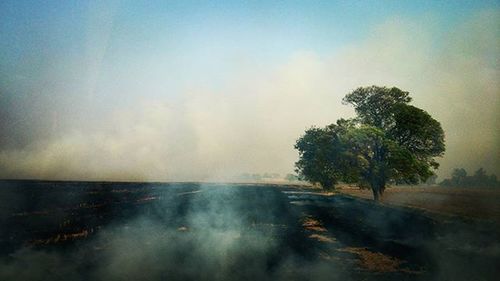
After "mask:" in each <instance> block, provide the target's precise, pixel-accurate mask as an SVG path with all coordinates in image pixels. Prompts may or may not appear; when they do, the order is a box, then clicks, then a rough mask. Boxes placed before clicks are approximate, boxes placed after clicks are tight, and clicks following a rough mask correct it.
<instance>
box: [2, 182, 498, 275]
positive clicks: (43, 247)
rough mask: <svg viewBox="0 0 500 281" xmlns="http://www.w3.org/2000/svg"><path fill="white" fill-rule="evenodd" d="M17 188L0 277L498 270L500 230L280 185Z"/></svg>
mask: <svg viewBox="0 0 500 281" xmlns="http://www.w3.org/2000/svg"><path fill="white" fill-rule="evenodd" d="M21 186H24V189H25V190H24V192H17V193H12V192H10V193H11V196H10V197H7V196H5V197H4V196H2V197H1V198H2V204H1V206H2V214H4V216H3V217H2V222H1V223H2V228H1V232H0V240H1V241H0V243H1V246H2V247H1V249H2V259H1V263H0V279H1V280H47V279H50V280H469V279H470V278H476V277H477V278H479V280H490V279H491V278H492V276H495V274H498V269H496V267H495V264H497V263H498V261H499V256H500V253H499V252H498V249H499V247H498V229H496V230H495V229H494V228H493V229H492V228H491V227H489V226H487V225H483V224H473V225H470V222H461V221H457V220H452V221H451V222H442V221H441V222H439V223H437V222H436V220H434V219H431V218H429V217H426V216H424V215H423V214H422V213H421V212H419V211H415V210H413V211H409V210H406V209H401V208H399V209H398V208H392V207H388V206H380V205H376V204H372V202H370V201H363V200H359V199H352V198H348V197H345V196H339V195H336V196H331V197H330V196H325V195H321V194H315V193H312V194H311V193H310V192H308V191H307V190H306V191H304V190H300V189H297V188H291V187H286V186H281V187H279V188H278V187H273V186H255V185H248V186H241V185H240V186H238V185H231V184H227V185H221V184H141V183H76V182H74V183H67V182H66V183H65V182H58V183H43V184H42V183H41V182H31V183H29V182H28V183H27V182H21V184H19V182H18V183H15V184H13V185H12V183H11V186H10V188H8V187H6V186H5V185H2V190H1V191H0V192H2V194H4V193H5V194H7V193H6V192H8V190H9V189H12V188H17V189H18V190H19V188H21ZM50 189H52V190H50ZM61 193H65V194H66V196H65V197H64V196H62V194H61ZM58 194H59V195H58ZM72 194H73V195H72ZM15 196H17V197H15ZM63 197H64V200H53V199H54V198H63ZM3 198H6V199H7V198H8V200H3ZM32 200H35V201H37V202H38V203H37V204H33V202H31V201H32ZM32 206H36V207H32ZM468 223H469V225H468ZM486 249H488V250H487V251H486ZM450 278H451V279H450Z"/></svg>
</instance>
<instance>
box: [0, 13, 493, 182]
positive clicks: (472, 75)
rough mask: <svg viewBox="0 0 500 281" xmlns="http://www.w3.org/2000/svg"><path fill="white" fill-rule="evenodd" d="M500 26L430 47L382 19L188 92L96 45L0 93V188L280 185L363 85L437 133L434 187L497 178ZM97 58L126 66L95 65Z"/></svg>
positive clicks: (108, 18)
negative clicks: (68, 183)
mask: <svg viewBox="0 0 500 281" xmlns="http://www.w3.org/2000/svg"><path fill="white" fill-rule="evenodd" d="M112 17H113V13H102V14H99V15H97V16H96V18H97V19H92V20H90V22H93V24H91V27H90V30H89V33H88V34H94V33H98V32H99V31H100V30H101V29H100V28H96V26H99V27H101V26H102V27H103V28H102V30H103V31H101V32H104V33H106V34H108V33H110V32H111V31H110V30H112V27H110V26H112V22H113V21H112ZM498 19H499V12H498V11H493V12H491V11H490V12H480V13H477V14H475V15H473V16H472V17H471V18H470V19H468V20H467V21H465V22H463V23H462V24H460V26H455V27H453V32H451V33H447V34H441V33H437V32H436V31H435V30H434V26H433V20H436V19H435V18H432V17H431V16H429V17H425V18H423V19H422V21H425V22H426V23H425V24H422V22H412V21H411V20H405V19H401V18H393V19H391V20H388V21H386V22H385V23H383V24H380V25H378V26H375V27H373V30H372V32H370V33H369V35H368V37H367V38H365V39H364V40H360V41H358V43H356V44H353V45H350V46H348V47H345V48H343V49H340V50H336V51H335V52H333V53H332V54H331V55H326V54H321V55H320V54H316V53H315V52H314V51H304V52H302V53H296V54H294V55H292V56H291V57H289V58H288V59H286V60H285V61H271V62H268V63H263V62H259V60H258V59H257V60H255V61H249V59H242V58H238V57H237V58H232V59H228V58H223V59H222V61H224V62H226V63H227V64H228V65H229V67H228V68H229V71H223V72H222V73H221V75H220V76H217V75H215V74H213V73H210V71H211V68H206V67H205V68H204V67H203V66H204V65H205V64H204V62H200V68H201V69H204V70H206V71H207V72H206V73H204V74H200V76H197V77H198V78H196V77H191V78H189V79H188V78H187V77H184V76H183V75H184V74H182V70H179V71H178V72H179V73H175V71H174V70H173V69H170V68H169V66H168V64H166V63H165V62H164V61H163V59H162V57H161V55H158V54H156V53H155V52H153V51H151V50H144V52H140V51H139V52H138V53H137V54H134V55H131V54H129V53H126V54H122V53H120V52H118V51H116V53H113V50H112V49H109V50H107V52H105V51H103V48H106V42H108V41H107V40H108V39H109V38H108V37H109V34H108V35H100V36H98V35H93V36H91V37H92V38H94V41H95V42H96V43H95V44H94V45H92V44H90V43H89V44H90V46H88V52H89V56H88V57H87V58H85V59H83V61H85V62H87V63H88V64H89V65H88V67H87V68H85V70H82V69H80V68H79V66H78V62H79V61H80V60H78V59H68V60H69V63H68V62H65V61H59V63H60V64H62V65H64V67H61V68H59V69H57V70H54V69H47V74H46V75H47V76H48V77H41V78H40V77H38V78H37V79H32V78H33V77H21V76H20V77H18V78H17V79H18V80H16V81H9V83H4V85H6V86H4V87H2V89H1V95H0V101H1V105H0V106H1V107H2V108H1V110H2V112H3V117H2V120H1V124H0V125H1V127H2V130H3V133H2V137H1V138H2V140H1V142H0V144H1V145H2V147H0V177H1V178H40V179H96V180H171V181H176V180H181V181H182V180H223V179H228V178H229V179H230V178H231V177H232V176H234V175H238V174H242V173H245V172H251V173H252V172H256V173H262V172H277V173H281V174H286V173H289V172H291V171H292V170H293V163H294V162H295V160H296V158H297V155H296V152H295V151H294V150H293V145H294V142H295V140H296V139H297V138H298V137H299V136H300V135H301V134H302V133H303V131H304V130H305V129H306V128H308V127H309V126H311V125H317V126H323V125H326V124H329V123H333V122H335V120H337V119H338V118H341V117H350V116H353V112H352V109H351V108H349V107H348V106H345V105H342V104H341V99H342V97H343V96H344V95H345V94H346V93H348V92H349V91H350V90H352V89H354V88H356V87H358V86H367V85H372V84H376V85H386V86H398V87H400V88H402V89H404V90H408V91H410V93H411V95H412V96H413V97H414V103H415V105H417V106H419V107H422V108H423V109H425V110H427V111H428V112H429V113H430V114H431V115H432V116H433V117H435V118H436V119H437V120H438V121H440V122H441V123H442V126H443V128H444V130H445V133H446V145H447V150H446V155H445V156H444V158H442V159H441V160H440V162H441V164H442V166H441V168H440V170H439V171H438V173H439V175H441V176H448V175H449V173H450V171H451V169H453V168H455V167H464V168H466V169H468V170H475V169H477V168H478V167H480V166H482V167H484V168H485V169H486V170H488V171H491V172H493V173H496V174H500V164H499V162H498V161H499V159H500V157H499V155H500V148H499V146H498V144H499V143H500V141H499V140H500V137H499V135H498V134H499V132H498V130H497V128H498V120H500V116H499V112H500V111H499V110H498V109H499V108H498V105H499V96H500V95H499V89H500V83H499V79H498V77H500V71H499V69H500V67H499V65H498V59H497V55H498V53H499V51H500V50H499V49H498V48H499V46H500V42H499V38H500V29H499V24H498ZM89 36H90V35H89ZM213 40H214V42H216V38H214V39H213ZM214 44H215V43H214ZM210 46H212V47H210ZM109 48H111V47H109ZM211 48H212V49H211ZM206 51H207V52H211V51H214V52H215V51H218V49H217V45H216V46H215V47H214V46H213V45H209V46H208V47H207V50H206ZM105 54H107V56H111V57H112V58H115V59H116V57H118V58H119V59H124V60H125V61H126V62H127V63H126V64H125V65H126V67H125V68H124V69H122V68H120V69H116V68H113V67H111V64H106V55H105ZM112 54H114V56H112ZM253 56H255V54H253ZM243 57H244V56H243ZM68 64H69V65H70V66H68ZM72 64H75V65H72ZM213 67H215V66H213ZM212 70H213V69H212ZM3 71H5V70H3ZM213 71H215V70H213ZM203 76H205V78H199V77H203ZM77 77H80V78H77ZM82 78H83V80H85V81H86V82H85V83H83V82H82V81H83V80H82ZM206 79H209V80H210V81H209V82H207V81H206ZM175 80H179V81H181V82H175ZM89 93H90V94H89ZM14 94H19V95H18V96H14Z"/></svg>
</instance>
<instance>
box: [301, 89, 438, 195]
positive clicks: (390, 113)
mask: <svg viewBox="0 0 500 281" xmlns="http://www.w3.org/2000/svg"><path fill="white" fill-rule="evenodd" d="M343 101H344V102H345V103H349V104H352V105H353V106H354V109H355V110H356V113H357V114H358V117H357V118H356V119H352V120H344V119H341V120H339V121H337V124H336V125H330V126H328V127H326V128H324V129H318V128H312V129H310V130H308V131H306V134H305V135H304V136H303V137H302V138H300V139H299V140H298V141H297V144H296V146H295V148H297V149H298V150H299V157H300V159H299V161H298V162H297V163H296V167H297V171H298V172H299V173H300V174H301V175H304V178H305V179H306V180H309V181H312V182H319V183H321V185H322V186H323V187H331V186H332V185H333V184H335V183H336V182H337V181H339V180H343V181H345V182H357V183H358V184H359V185H360V186H369V187H371V189H372V191H373V197H374V199H375V200H377V201H378V200H379V198H380V195H382V194H383V192H384V190H385V188H386V185H387V183H388V182H390V181H395V182H405V183H418V182H425V181H426V180H427V178H429V177H430V176H432V175H434V173H433V171H432V169H436V168H437V167H438V166H439V165H438V163H437V162H436V161H435V160H434V157H437V156H442V154H443V152H444V132H443V129H442V128H441V125H440V124H439V122H438V121H436V120H434V119H433V118H432V117H431V116H430V115H429V114H428V113H427V112H425V111H424V110H422V109H419V108H417V107H414V106H412V105H409V104H408V103H409V102H410V101H411V98H410V97H409V95H408V92H404V91H402V90H400V89H398V88H386V87H377V86H371V87H366V88H358V89H356V90H354V91H353V92H351V93H349V94H348V95H346V97H345V98H344V100H343ZM323 178H324V179H327V180H324V181H323V182H324V183H325V184H323V183H322V182H321V181H320V179H323Z"/></svg>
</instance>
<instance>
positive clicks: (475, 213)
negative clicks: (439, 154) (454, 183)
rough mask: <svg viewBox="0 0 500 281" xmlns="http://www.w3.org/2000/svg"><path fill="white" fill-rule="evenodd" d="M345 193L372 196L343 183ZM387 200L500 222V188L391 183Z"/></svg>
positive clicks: (422, 208) (396, 203)
mask: <svg viewBox="0 0 500 281" xmlns="http://www.w3.org/2000/svg"><path fill="white" fill-rule="evenodd" d="M340 191H341V192H342V193H345V194H349V195H353V196H356V197H360V198H365V199H372V198H373V195H372V193H371V191H370V190H366V189H364V190H360V189H358V188H349V187H343V188H341V189H340ZM382 200H383V202H384V203H386V204H391V205H396V206H408V207H412V208H418V209H421V210H424V211H427V212H430V213H436V214H442V215H447V216H458V217H461V218H469V219H472V220H487V221H492V222H494V223H496V224H499V225H500V189H497V188H443V187H391V188H388V189H386V192H385V193H384V196H383V198H382Z"/></svg>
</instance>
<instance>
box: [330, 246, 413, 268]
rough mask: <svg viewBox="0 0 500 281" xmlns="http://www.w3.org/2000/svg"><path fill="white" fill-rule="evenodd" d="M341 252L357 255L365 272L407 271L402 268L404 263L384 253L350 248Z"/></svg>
mask: <svg viewBox="0 0 500 281" xmlns="http://www.w3.org/2000/svg"><path fill="white" fill-rule="evenodd" d="M339 251H341V252H348V253H351V254H355V255H356V256H357V257H358V259H359V265H360V267H361V268H362V269H364V270H369V271H375V272H398V271H407V270H405V269H402V268H400V265H401V264H402V263H403V261H401V260H399V259H397V258H394V257H390V256H387V255H384V254H382V253H376V252H372V251H369V250H368V249H366V248H355V247H348V248H343V249H340V250H339Z"/></svg>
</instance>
